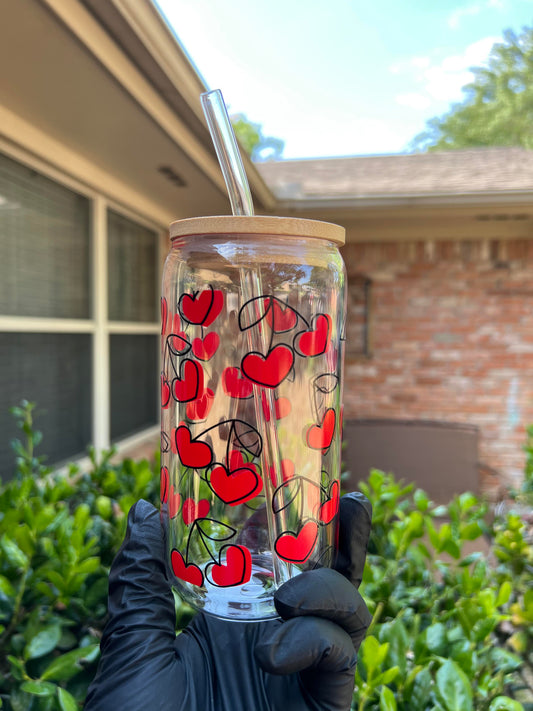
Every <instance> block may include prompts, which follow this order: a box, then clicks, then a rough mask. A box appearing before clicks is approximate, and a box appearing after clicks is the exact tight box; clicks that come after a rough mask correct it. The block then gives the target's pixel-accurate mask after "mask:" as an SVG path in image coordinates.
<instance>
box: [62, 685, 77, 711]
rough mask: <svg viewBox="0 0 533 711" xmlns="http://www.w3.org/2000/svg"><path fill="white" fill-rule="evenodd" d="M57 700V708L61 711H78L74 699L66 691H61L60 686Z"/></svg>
mask: <svg viewBox="0 0 533 711" xmlns="http://www.w3.org/2000/svg"><path fill="white" fill-rule="evenodd" d="M57 698H58V700H59V706H60V707H61V711H78V704H77V703H76V699H75V698H74V697H73V696H72V694H71V693H69V692H68V691H67V690H66V689H62V688H61V687H60V686H58V687H57Z"/></svg>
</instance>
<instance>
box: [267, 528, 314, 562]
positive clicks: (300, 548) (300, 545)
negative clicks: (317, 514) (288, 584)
mask: <svg viewBox="0 0 533 711" xmlns="http://www.w3.org/2000/svg"><path fill="white" fill-rule="evenodd" d="M317 537H318V524H317V523H316V521H308V522H307V523H306V524H304V525H303V526H302V528H301V529H300V530H299V532H298V533H297V534H296V533H292V532H291V531H287V532H286V533H282V534H281V536H279V537H278V539H277V540H276V543H275V544H274V550H275V551H276V553H277V554H278V556H279V557H280V558H281V559H282V560H286V561H287V562H288V563H305V562H306V560H308V559H309V557H310V556H311V553H312V552H313V548H314V547H315V543H316V539H317Z"/></svg>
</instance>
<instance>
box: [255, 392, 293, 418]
mask: <svg viewBox="0 0 533 711" xmlns="http://www.w3.org/2000/svg"><path fill="white" fill-rule="evenodd" d="M261 406H262V408H263V415H264V416H265V420H266V421H267V422H270V407H269V404H268V400H267V395H266V393H265V391H264V390H261ZM274 408H275V410H276V419H277V420H281V418H282V417H287V415H288V414H289V413H290V411H291V401H290V400H288V399H287V398H286V397H278V398H276V399H275V400H274Z"/></svg>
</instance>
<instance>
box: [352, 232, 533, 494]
mask: <svg viewBox="0 0 533 711" xmlns="http://www.w3.org/2000/svg"><path fill="white" fill-rule="evenodd" d="M343 256H344V259H345V262H346V265H347V271H348V282H349V284H350V277H351V278H352V281H353V282H354V284H356V285H357V283H358V281H360V278H361V275H363V276H365V277H367V278H369V279H371V282H372V286H371V294H372V296H371V305H370V313H369V327H370V354H369V355H368V356H366V357H364V356H361V355H359V354H358V346H357V343H358V333H357V332H358V329H359V328H360V326H359V325H358V320H360V319H358V317H357V314H355V315H352V316H351V315H350V314H349V315H348V325H347V343H346V378H345V395H344V402H345V420H346V419H354V418H355V419H365V418H366V419H368V418H384V419H385V418H387V419H402V420H409V419H410V420H433V421H441V422H455V423H465V424H470V425H475V426H477V427H478V428H479V432H480V438H479V460H480V463H481V464H482V467H481V471H483V468H488V469H489V470H490V469H492V470H495V471H496V473H497V479H498V484H499V486H500V487H501V488H503V487H505V486H508V485H512V486H517V485H519V483H520V481H521V480H522V476H523V465H524V452H523V450H522V446H523V444H524V442H525V428H526V427H527V426H528V425H529V424H531V423H533V239H530V240H528V239H516V240H500V241H498V240H486V241H483V240H482V241H473V240H472V241H457V240H450V241H446V240H443V241H435V242H432V241H416V242H395V243H393V242H389V243H385V242H382V243H358V244H357V243H352V244H348V245H346V247H345V248H344V250H343ZM354 288H358V287H357V286H355V287H354ZM349 289H350V286H349ZM357 308H358V309H359V308H360V307H359V306H358V307H357ZM493 478H494V477H492V479H493ZM489 479H490V477H489ZM489 479H487V478H485V479H484V478H483V476H481V482H480V483H481V488H482V490H483V488H487V487H488V486H489V484H491V481H489ZM491 485H492V486H493V485H494V482H493V481H492V484H491Z"/></svg>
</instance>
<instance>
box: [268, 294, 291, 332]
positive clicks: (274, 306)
mask: <svg viewBox="0 0 533 711" xmlns="http://www.w3.org/2000/svg"><path fill="white" fill-rule="evenodd" d="M266 319H267V323H268V325H269V326H270V328H271V329H272V330H273V331H274V333H285V332H287V331H290V330H291V328H294V326H296V322H297V321H298V316H297V314H296V312H295V311H293V309H292V308H291V307H290V306H287V304H282V303H281V302H279V301H278V300H277V299H272V300H271V302H270V308H269V309H268V311H267V315H266Z"/></svg>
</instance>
